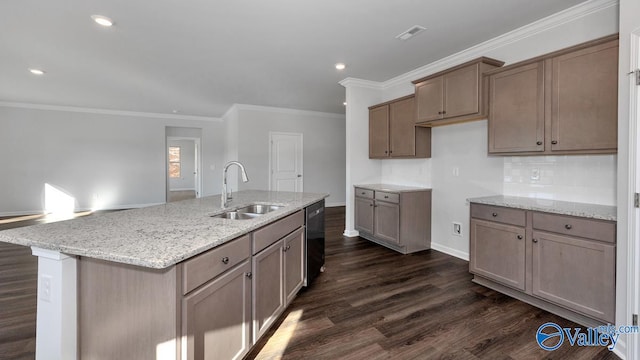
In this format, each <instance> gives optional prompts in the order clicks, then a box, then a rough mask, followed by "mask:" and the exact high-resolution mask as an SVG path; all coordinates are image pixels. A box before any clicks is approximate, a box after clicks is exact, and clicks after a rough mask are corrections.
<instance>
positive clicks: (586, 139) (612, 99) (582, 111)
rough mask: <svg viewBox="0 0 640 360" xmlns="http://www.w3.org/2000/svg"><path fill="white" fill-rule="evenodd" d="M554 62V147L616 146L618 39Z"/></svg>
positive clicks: (553, 60) (570, 54)
mask: <svg viewBox="0 0 640 360" xmlns="http://www.w3.org/2000/svg"><path fill="white" fill-rule="evenodd" d="M551 61H552V64H553V65H552V71H553V75H552V91H551V94H552V100H551V131H552V133H551V144H552V145H551V150H606V149H616V148H617V147H618V145H617V143H618V137H617V134H618V126H617V125H618V42H617V41H613V42H609V43H606V44H602V45H598V46H594V47H590V48H587V49H583V50H579V51H575V52H572V53H569V54H565V55H561V56H558V57H556V58H553V59H552V60H551Z"/></svg>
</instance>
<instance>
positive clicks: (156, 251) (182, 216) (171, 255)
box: [0, 190, 328, 269]
mask: <svg viewBox="0 0 640 360" xmlns="http://www.w3.org/2000/svg"><path fill="white" fill-rule="evenodd" d="M233 196H234V198H233V200H232V201H231V202H230V203H229V205H228V207H227V209H222V208H221V207H220V195H215V196H208V197H204V198H200V199H193V200H183V201H178V202H173V203H168V204H164V205H155V206H149V207H145V208H139V209H131V210H123V211H116V212H112V213H107V214H101V215H98V216H87V217H81V218H76V219H73V220H67V221H60V222H54V223H48V224H40V225H34V226H28V227H22V228H16V229H10V230H4V231H0V242H7V243H12V244H18V245H24V246H34V247H39V248H43V249H48V250H54V251H59V252H62V253H65V254H68V255H76V256H85V257H90V258H95V259H101V260H108V261H113V262H118V263H124V264H130V265H137V266H143V267H148V268H155V269H163V268H166V267H169V266H171V265H175V264H177V263H179V262H180V261H183V260H185V259H188V258H190V257H193V256H195V255H198V254H200V253H202V252H204V251H207V250H209V249H212V248H214V247H216V246H219V245H222V244H224V243H225V242H228V241H230V240H233V239H235V238H237V237H239V236H241V235H244V234H246V233H249V232H251V231H253V230H255V229H258V228H260V227H262V226H264V225H267V224H269V223H271V222H274V221H275V220H278V219H280V218H283V217H285V216H287V215H289V214H292V213H294V212H296V211H298V210H301V209H303V208H305V207H307V206H309V205H311V204H313V203H315V202H317V201H320V200H322V199H324V198H326V197H327V196H328V194H316V193H294V192H274V191H261V190H247V191H239V192H236V193H234V194H233ZM250 204H274V205H282V206H283V207H282V208H280V209H278V210H275V211H272V212H269V213H267V214H265V215H263V216H259V217H256V218H254V219H249V220H229V219H220V218H212V217H211V216H212V215H216V214H220V213H222V212H224V211H229V210H232V209H237V208H240V207H243V206H246V205H250Z"/></svg>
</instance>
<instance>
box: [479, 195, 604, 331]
mask: <svg viewBox="0 0 640 360" xmlns="http://www.w3.org/2000/svg"><path fill="white" fill-rule="evenodd" d="M470 222H471V233H470V239H469V240H470V249H469V250H470V253H469V271H470V272H471V273H473V274H475V275H476V276H475V278H474V281H475V282H478V283H480V284H482V285H486V286H489V287H492V288H494V289H496V290H498V291H503V292H505V293H507V294H509V295H511V296H514V297H516V298H519V299H521V300H523V301H525V302H529V303H532V304H534V305H538V306H540V307H542V308H544V309H546V310H548V311H551V312H555V313H557V314H558V315H561V316H565V317H568V318H569V319H571V320H574V321H577V322H581V323H593V320H595V321H596V323H606V322H609V323H612V322H614V320H615V266H616V265H615V264H616V261H615V226H616V224H615V222H613V221H604V220H597V219H588V218H580V217H574V216H566V215H558V214H551V213H543V212H536V211H526V210H520V209H512V208H503V207H498V206H490V205H484V204H475V203H472V204H471V221H470ZM483 279H484V280H483ZM495 284H499V285H500V286H497V287H495ZM501 286H504V287H501ZM510 289H514V290H510ZM576 314H577V315H576ZM585 319H587V320H585ZM590 319H593V320H590Z"/></svg>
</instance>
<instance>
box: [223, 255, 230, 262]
mask: <svg viewBox="0 0 640 360" xmlns="http://www.w3.org/2000/svg"><path fill="white" fill-rule="evenodd" d="M222 263H223V264H228V263H229V258H228V257H226V256H225V257H223V258H222Z"/></svg>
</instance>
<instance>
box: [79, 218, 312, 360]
mask: <svg viewBox="0 0 640 360" xmlns="http://www.w3.org/2000/svg"><path fill="white" fill-rule="evenodd" d="M304 241H305V235H304V211H298V212H296V213H294V214H292V215H289V216H287V217H285V218H283V219H281V220H278V221H276V222H274V223H272V224H269V225H267V226H265V227H262V228H260V229H258V230H255V231H254V232H253V233H251V234H247V235H244V236H241V237H239V238H237V239H234V240H232V241H229V242H227V243H225V244H224V245H221V246H219V247H216V248H214V249H211V250H209V251H207V252H204V253H202V254H200V255H197V256H195V257H192V258H190V259H188V260H185V261H183V262H181V263H179V264H177V265H175V266H172V267H169V268H167V269H160V270H157V269H150V268H143V267H138V266H132V265H124V264H118V263H112V262H108V261H103V260H95V259H90V258H80V259H79V261H78V263H79V265H78V318H79V319H78V334H79V354H80V355H79V357H80V358H83V359H84V358H87V359H182V360H187V359H189V360H210V359H211V360H226V359H242V358H243V357H245V356H246V355H247V354H248V353H249V351H250V350H251V347H252V346H253V345H254V344H255V343H256V342H257V341H258V339H259V338H260V336H262V335H263V334H264V333H265V332H266V331H267V330H268V328H269V327H270V326H271V325H272V324H273V323H274V322H275V320H276V319H277V318H278V316H280V314H282V312H283V311H284V310H285V308H286V306H287V305H288V304H289V303H290V302H291V301H292V300H293V298H294V297H295V296H296V294H297V292H298V291H299V290H300V288H301V287H302V285H303V282H304V280H305V279H304V277H305V272H304Z"/></svg>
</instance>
